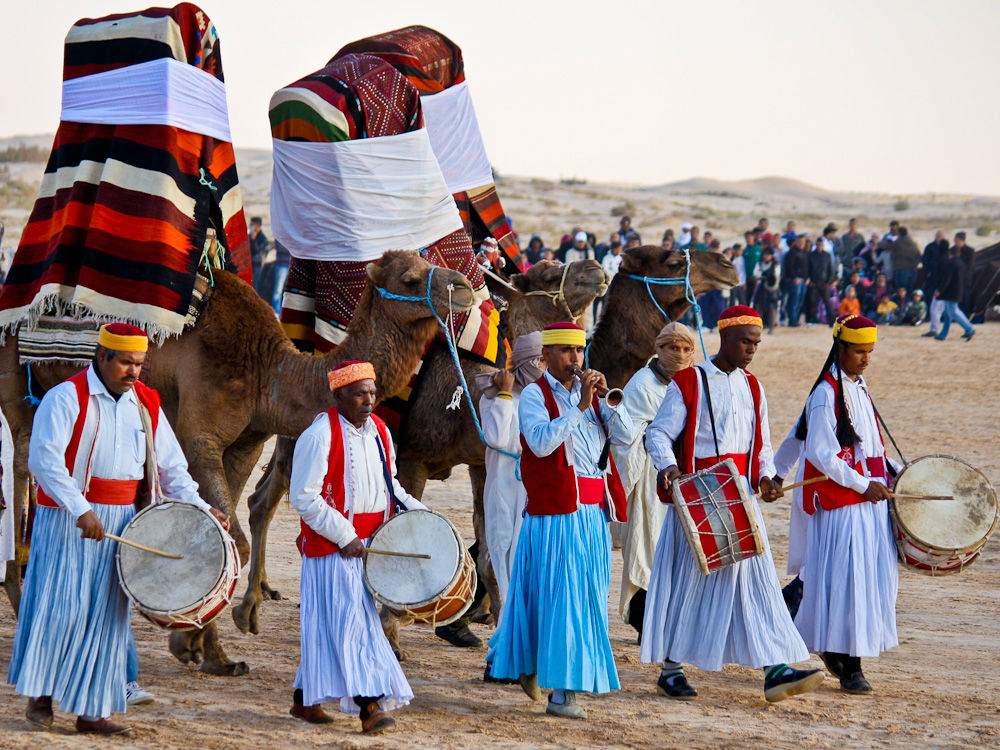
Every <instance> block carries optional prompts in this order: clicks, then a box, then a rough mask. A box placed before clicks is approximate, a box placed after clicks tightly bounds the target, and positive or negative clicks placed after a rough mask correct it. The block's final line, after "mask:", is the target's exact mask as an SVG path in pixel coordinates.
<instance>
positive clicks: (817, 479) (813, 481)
mask: <svg viewBox="0 0 1000 750" xmlns="http://www.w3.org/2000/svg"><path fill="white" fill-rule="evenodd" d="M827 478H828V477H827V476H826V475H825V474H821V475H820V476H818V477H813V478H812V479H804V480H802V481H801V482H796V483H795V484H789V485H786V486H784V487H782V488H781V492H782V493H784V492H787V491H788V490H794V489H795V488H796V487H805V486H806V485H807V484H816V482H822V481H823V480H824V479H827Z"/></svg>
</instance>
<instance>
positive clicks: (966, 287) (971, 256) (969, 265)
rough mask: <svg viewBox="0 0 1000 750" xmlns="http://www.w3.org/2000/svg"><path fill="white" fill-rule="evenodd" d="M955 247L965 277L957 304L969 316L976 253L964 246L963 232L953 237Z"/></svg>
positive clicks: (970, 312) (968, 246)
mask: <svg viewBox="0 0 1000 750" xmlns="http://www.w3.org/2000/svg"><path fill="white" fill-rule="evenodd" d="M955 247H957V248H958V257H959V259H960V260H961V261H962V266H963V267H964V268H965V277H964V278H963V279H962V296H961V298H959V300H958V303H959V305H961V307H962V311H963V312H964V313H965V314H966V315H971V314H972V287H973V286H975V279H974V278H973V273H974V266H975V264H976V251H975V250H974V249H973V248H972V247H971V246H970V245H966V244H965V232H958V233H957V234H956V235H955Z"/></svg>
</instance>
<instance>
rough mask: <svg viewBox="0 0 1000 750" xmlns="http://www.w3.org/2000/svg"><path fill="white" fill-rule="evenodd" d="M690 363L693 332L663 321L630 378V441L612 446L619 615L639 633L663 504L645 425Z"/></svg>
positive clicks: (627, 394)
mask: <svg viewBox="0 0 1000 750" xmlns="http://www.w3.org/2000/svg"><path fill="white" fill-rule="evenodd" d="M692 364H694V336H692V334H691V331H690V329H689V328H688V327H687V326H686V325H684V324H683V323H677V322H674V323H667V325H665V326H664V327H663V329H662V330H661V331H660V333H659V334H658V335H657V337H656V357H654V358H653V359H652V360H650V361H649V363H648V364H647V365H646V366H645V367H643V368H642V369H641V370H639V371H638V372H637V373H636V374H635V375H633V376H632V377H631V379H629V381H628V383H627V384H626V385H625V388H624V389H623V390H624V393H625V396H624V399H623V401H624V403H625V406H626V408H627V409H628V413H629V414H630V415H631V416H632V432H633V437H632V442H631V443H630V444H629V445H627V446H617V445H612V446H611V453H612V455H613V456H614V457H615V461H616V462H617V464H618V469H619V471H620V472H621V476H622V485H623V486H624V488H625V495H626V497H627V498H628V521H626V522H625V541H624V543H623V544H622V558H623V560H624V565H623V567H622V589H621V604H620V607H621V615H622V619H623V620H625V622H627V623H629V624H630V625H631V626H632V627H633V628H635V629H636V630H637V631H638V632H639V634H640V635H641V634H642V617H643V612H644V611H645V609H646V589H648V588H649V571H650V567H651V566H652V564H653V551H654V550H655V549H656V540H657V539H659V538H660V528H661V527H662V526H663V517H664V516H665V515H666V513H667V506H666V505H664V504H663V503H661V502H660V498H659V497H658V496H657V494H656V467H655V466H653V462H652V459H650V457H649V452H648V451H647V450H646V442H645V438H646V428H647V427H648V425H649V423H650V422H652V421H653V417H655V416H656V411H657V409H659V408H660V404H661V403H663V398H664V396H666V393H667V386H668V385H669V384H670V379H671V378H672V377H673V376H674V374H675V373H677V372H679V371H680V370H683V369H685V368H687V367H690V366H691V365H692Z"/></svg>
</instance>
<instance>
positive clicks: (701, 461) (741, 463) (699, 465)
mask: <svg viewBox="0 0 1000 750" xmlns="http://www.w3.org/2000/svg"><path fill="white" fill-rule="evenodd" d="M727 458H731V459H733V463H734V464H736V471H738V472H739V473H740V476H741V477H745V476H747V469H748V468H749V467H750V454H749V453H723V454H722V455H721V456H711V457H709V458H696V459H695V460H694V470H695V471H702V470H703V469H709V468H711V467H713V466H715V465H716V464H717V463H720V462H722V461H725V460H726V459H727Z"/></svg>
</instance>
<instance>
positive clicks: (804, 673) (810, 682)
mask: <svg viewBox="0 0 1000 750" xmlns="http://www.w3.org/2000/svg"><path fill="white" fill-rule="evenodd" d="M822 682H823V673H822V672H821V671H820V670H818V669H790V668H789V669H786V670H785V671H784V672H782V673H781V674H780V675H778V676H777V677H770V678H768V677H765V678H764V700H766V701H767V702H768V703H777V702H778V701H783V700H785V698H791V697H792V696H793V695H799V694H800V693H808V692H810V691H813V690H815V689H816V688H818V687H819V686H820V684H821V683H822Z"/></svg>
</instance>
